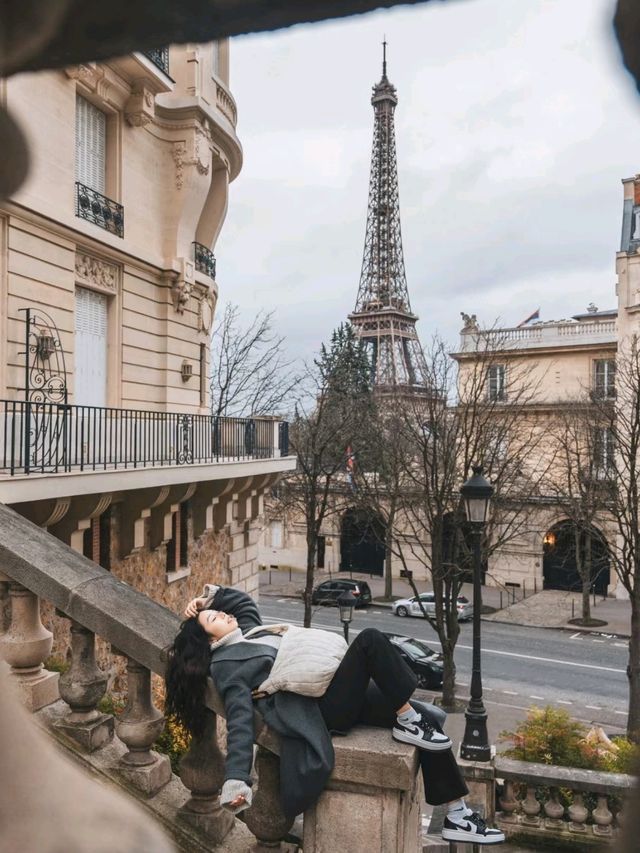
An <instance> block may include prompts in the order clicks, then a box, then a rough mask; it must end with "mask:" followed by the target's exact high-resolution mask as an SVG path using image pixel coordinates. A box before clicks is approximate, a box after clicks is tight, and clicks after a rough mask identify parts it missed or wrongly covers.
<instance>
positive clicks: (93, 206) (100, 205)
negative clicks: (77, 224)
mask: <svg viewBox="0 0 640 853" xmlns="http://www.w3.org/2000/svg"><path fill="white" fill-rule="evenodd" d="M76 216H79V217H80V219H86V220H87V222H93V224H94V225H99V226H100V228H104V229H105V231H110V232H111V234H115V235H116V236H117V237H124V207H123V206H122V205H121V204H118V202H117V201H112V200H111V199H110V198H107V197H106V196H104V195H102V193H99V192H97V190H92V189H91V187H86V186H85V185H84V184H81V183H80V181H76Z"/></svg>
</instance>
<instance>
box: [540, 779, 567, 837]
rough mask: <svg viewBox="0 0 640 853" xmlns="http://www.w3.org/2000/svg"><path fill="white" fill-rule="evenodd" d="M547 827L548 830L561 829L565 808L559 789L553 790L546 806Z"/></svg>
mask: <svg viewBox="0 0 640 853" xmlns="http://www.w3.org/2000/svg"><path fill="white" fill-rule="evenodd" d="M544 813H545V822H544V823H545V826H546V827H547V829H561V828H562V818H563V817H564V806H563V805H562V803H561V802H560V799H559V796H558V789H557V788H551V791H550V792H549V799H548V800H547V801H546V803H545V804H544Z"/></svg>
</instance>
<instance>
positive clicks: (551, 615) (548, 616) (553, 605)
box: [260, 569, 631, 637]
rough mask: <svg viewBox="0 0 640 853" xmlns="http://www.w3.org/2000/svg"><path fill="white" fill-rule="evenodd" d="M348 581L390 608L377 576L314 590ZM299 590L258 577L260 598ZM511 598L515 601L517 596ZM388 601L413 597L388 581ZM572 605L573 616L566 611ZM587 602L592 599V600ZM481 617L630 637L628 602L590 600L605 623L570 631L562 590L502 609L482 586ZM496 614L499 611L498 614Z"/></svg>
mask: <svg viewBox="0 0 640 853" xmlns="http://www.w3.org/2000/svg"><path fill="white" fill-rule="evenodd" d="M331 577H333V578H353V580H362V581H366V582H367V583H368V584H369V586H370V587H371V593H372V595H373V598H374V606H376V607H390V606H391V605H390V603H389V602H386V601H380V597H381V596H382V595H383V594H384V579H383V578H381V577H377V576H370V575H366V574H360V573H358V572H353V573H351V572H333V573H332V574H331V575H329V572H325V571H316V576H315V584H319V583H322V581H325V580H330V578H331ZM416 586H417V588H418V592H426V591H427V590H428V589H429V585H428V584H427V582H426V581H417V582H416ZM303 588H304V572H301V571H296V570H295V569H292V570H291V571H289V570H288V569H287V570H281V569H266V570H264V571H262V572H261V573H260V593H261V594H263V595H274V596H282V597H287V598H288V597H293V598H299V597H300V595H301V594H302V590H303ZM519 594H520V593H519V592H516V597H517V596H518V595H519ZM393 595H394V598H410V597H411V596H412V595H413V591H412V589H411V587H410V586H409V584H408V583H407V581H406V580H405V579H404V578H394V580H393ZM462 595H465V596H466V597H467V598H468V599H469V600H471V599H472V598H473V586H472V584H464V585H463V587H462ZM572 601H573V610H572ZM592 601H593V599H592ZM482 603H483V611H484V609H485V608H487V609H490V610H491V611H495V612H483V616H482V618H483V620H487V621H492V622H506V623H510V624H513V625H528V626H531V627H536V628H561V629H564V630H567V631H572V632H574V633H575V632H576V631H585V632H587V633H602V634H615V635H617V636H619V637H628V636H630V632H631V605H630V603H629V602H628V601H623V600H620V599H616V598H607V599H604V600H603V599H602V598H596V605H595V607H593V606H592V615H593V617H594V618H596V619H601V620H603V621H604V622H606V623H607V624H606V625H602V626H600V627H580V626H578V625H572V624H571V623H570V622H569V620H570V619H571V618H572V613H573V614H574V615H575V616H579V615H580V611H581V596H580V594H579V593H576V592H564V591H562V590H544V591H542V592H537V593H534V594H531V595H528V596H527V597H526V598H525V599H523V600H522V601H520V600H517V601H516V603H515V604H511V605H507V593H506V592H505V591H504V590H502V592H501V591H500V590H499V589H497V588H496V587H492V586H484V587H483V588H482ZM501 608H502V609H501Z"/></svg>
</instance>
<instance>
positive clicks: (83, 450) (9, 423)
mask: <svg viewBox="0 0 640 853" xmlns="http://www.w3.org/2000/svg"><path fill="white" fill-rule="evenodd" d="M287 427H288V424H286V423H284V422H282V421H278V420H269V419H266V418H255V419H254V418H229V417H212V416H211V415H197V414H186V413H177V412H148V411H142V410H137V409H112V408H99V407H96V406H70V405H66V404H62V403H36V402H26V401H24V400H0V453H1V457H0V473H5V474H10V475H12V476H13V475H15V474H31V473H34V474H44V473H48V474H57V473H64V472H68V471H98V470H109V469H118V468H149V467H155V466H161V465H198V464H205V463H207V462H219V461H235V460H243V459H271V458H276V457H279V456H287V455H288V454H289V442H288V429H287Z"/></svg>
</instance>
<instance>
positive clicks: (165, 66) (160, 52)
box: [143, 47, 169, 75]
mask: <svg viewBox="0 0 640 853" xmlns="http://www.w3.org/2000/svg"><path fill="white" fill-rule="evenodd" d="M143 52H144V55H145V56H146V57H147V59H150V60H151V61H152V62H153V64H154V65H155V66H156V67H157V68H159V69H160V71H164V73H165V74H167V75H168V74H169V48H168V47H156V48H154V49H153V50H145V51H143Z"/></svg>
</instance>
